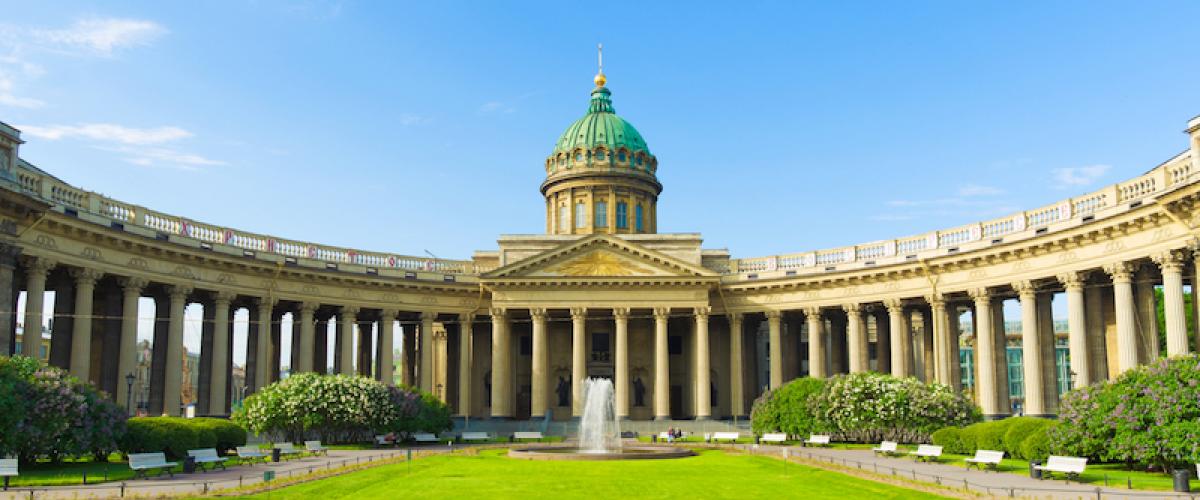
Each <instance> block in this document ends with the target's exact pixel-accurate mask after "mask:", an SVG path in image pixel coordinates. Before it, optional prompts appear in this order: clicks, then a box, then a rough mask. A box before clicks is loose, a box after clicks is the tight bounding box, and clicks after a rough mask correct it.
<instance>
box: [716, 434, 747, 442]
mask: <svg viewBox="0 0 1200 500" xmlns="http://www.w3.org/2000/svg"><path fill="white" fill-rule="evenodd" d="M741 437H742V433H740V432H714V433H712V437H710V438H709V441H712V442H714V443H716V442H719V441H729V442H730V443H736V442H737V440H738V439H740V438H741Z"/></svg>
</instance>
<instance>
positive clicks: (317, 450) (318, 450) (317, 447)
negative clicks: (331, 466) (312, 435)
mask: <svg viewBox="0 0 1200 500" xmlns="http://www.w3.org/2000/svg"><path fill="white" fill-rule="evenodd" d="M304 450H305V451H307V452H308V453H309V454H311V455H313V456H317V455H325V456H329V448H326V447H324V446H322V445H321V442H320V441H305V442H304Z"/></svg>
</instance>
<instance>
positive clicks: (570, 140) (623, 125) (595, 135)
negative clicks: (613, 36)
mask: <svg viewBox="0 0 1200 500" xmlns="http://www.w3.org/2000/svg"><path fill="white" fill-rule="evenodd" d="M596 83H598V84H599V85H598V86H596V88H594V89H592V99H591V103H590V104H589V105H588V111H587V114H586V115H584V116H583V118H580V119H578V120H575V123H572V124H571V126H570V127H567V130H566V131H565V132H563V134H562V136H560V137H559V138H558V142H557V143H556V144H555V145H554V153H555V154H558V153H562V152H566V153H570V152H572V151H575V150H576V149H583V150H585V151H592V150H595V149H596V148H597V147H598V146H604V147H605V148H606V149H608V150H609V151H612V152H615V151H617V150H618V149H619V148H622V147H624V148H625V149H627V150H629V152H631V153H636V152H639V151H640V152H644V153H646V154H650V148H649V147H648V146H646V140H645V139H642V134H640V133H638V131H637V129H635V128H633V125H631V124H630V123H629V122H627V121H625V119H624V118H621V117H620V116H617V114H616V111H614V110H613V105H612V97H611V95H612V93H611V92H609V90H608V87H605V86H604V85H603V83H604V80H602V79H599V78H597V81H596Z"/></svg>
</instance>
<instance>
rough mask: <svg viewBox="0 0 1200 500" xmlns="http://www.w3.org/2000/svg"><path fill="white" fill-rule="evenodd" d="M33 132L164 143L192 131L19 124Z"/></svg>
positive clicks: (56, 137)
mask: <svg viewBox="0 0 1200 500" xmlns="http://www.w3.org/2000/svg"><path fill="white" fill-rule="evenodd" d="M17 128H19V129H21V131H22V132H24V133H26V134H29V135H31V136H34V137H37V138H40V139H46V140H51V141H57V140H59V139H70V138H84V139H91V140H96V141H103V142H116V143H121V144H137V145H146V144H161V143H164V142H171V141H177V140H180V139H186V138H188V137H191V136H192V133H191V132H188V131H187V130H184V129H182V128H179V127H154V128H133V127H126V126H123V125H117V124H113V123H84V124H79V125H49V126H37V125H23V126H19V127H17Z"/></svg>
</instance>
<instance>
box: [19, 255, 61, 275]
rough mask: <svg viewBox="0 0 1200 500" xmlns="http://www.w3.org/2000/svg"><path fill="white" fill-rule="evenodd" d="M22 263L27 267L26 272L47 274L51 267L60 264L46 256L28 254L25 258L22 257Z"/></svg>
mask: <svg viewBox="0 0 1200 500" xmlns="http://www.w3.org/2000/svg"><path fill="white" fill-rule="evenodd" d="M21 265H22V266H24V267H25V272H27V273H30V274H40V275H42V276H45V275H46V273H49V272H50V270H51V269H54V268H55V267H57V266H58V261H56V260H54V259H50V258H46V257H37V256H33V255H28V256H26V257H25V258H24V259H21Z"/></svg>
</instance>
